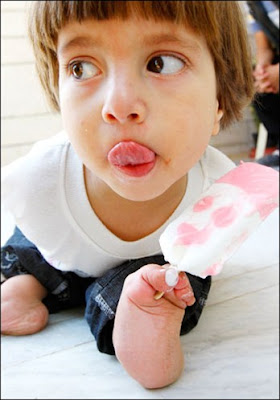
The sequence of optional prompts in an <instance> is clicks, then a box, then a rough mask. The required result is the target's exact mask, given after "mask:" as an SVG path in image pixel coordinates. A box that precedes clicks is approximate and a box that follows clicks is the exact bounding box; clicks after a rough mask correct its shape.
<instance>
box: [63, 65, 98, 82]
mask: <svg viewBox="0 0 280 400" xmlns="http://www.w3.org/2000/svg"><path fill="white" fill-rule="evenodd" d="M69 70H70V73H71V75H73V76H74V78H75V79H78V80H83V81H85V80H86V79H90V78H92V77H93V76H96V75H98V74H99V69H98V68H97V67H96V66H95V65H94V64H92V63H90V62H87V61H74V62H73V63H71V64H70V65H69Z"/></svg>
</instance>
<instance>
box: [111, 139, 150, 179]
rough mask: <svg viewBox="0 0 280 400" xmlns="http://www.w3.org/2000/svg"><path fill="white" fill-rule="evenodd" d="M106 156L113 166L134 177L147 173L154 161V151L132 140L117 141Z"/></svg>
mask: <svg viewBox="0 0 280 400" xmlns="http://www.w3.org/2000/svg"><path fill="white" fill-rule="evenodd" d="M107 158H108V161H109V163H110V164H111V165H112V166H113V167H114V168H117V169H118V170H119V171H121V172H123V173H124V174H126V175H128V176H133V177H136V178H137V177H142V176H145V175H147V174H148V173H149V172H150V171H151V170H152V169H153V167H154V165H155V163H156V154H155V152H154V151H152V150H151V149H149V148H148V147H146V146H143V145H141V144H139V143H136V142H134V141H123V142H119V143H117V144H116V145H115V146H114V147H112V149H111V150H110V151H109V153H108V156H107Z"/></svg>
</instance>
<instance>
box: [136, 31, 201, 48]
mask: <svg viewBox="0 0 280 400" xmlns="http://www.w3.org/2000/svg"><path fill="white" fill-rule="evenodd" d="M143 43H144V45H146V46H153V45H155V46H157V45H161V44H167V43H168V44H177V45H179V46H181V47H183V48H186V49H191V50H194V51H197V52H199V51H201V46H200V45H199V43H198V42H197V41H196V40H193V39H190V38H181V37H179V36H177V35H172V34H169V33H163V34H156V35H151V36H150V35H149V36H147V37H144V39H143Z"/></svg>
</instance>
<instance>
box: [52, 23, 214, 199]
mask: <svg viewBox="0 0 280 400" xmlns="http://www.w3.org/2000/svg"><path fill="white" fill-rule="evenodd" d="M57 50H58V61H59V75H60V78H59V96H60V106H61V113H62V118H63V122H64V127H65V129H66V131H67V133H68V135H69V138H70V141H71V143H72V145H73V147H74V148H75V150H76V152H77V154H78V155H79V157H80V158H81V160H82V162H83V164H84V165H85V167H86V173H87V174H89V175H90V176H92V178H93V177H94V179H92V182H94V181H96V178H97V180H98V181H99V183H100V181H101V182H104V183H105V184H106V185H107V186H109V187H110V188H111V189H113V190H114V191H115V192H117V193H118V194H119V195H121V196H123V197H125V198H127V199H130V200H136V201H137V200H138V201H144V200H149V199H152V198H155V197H157V196H159V195H161V194H163V193H164V192H165V191H166V190H168V189H169V188H170V187H171V186H172V185H173V184H174V183H176V182H177V181H180V179H181V180H182V179H185V176H186V174H187V172H188V171H189V169H190V168H191V167H192V166H193V165H194V164H195V163H196V162H197V161H198V159H199V158H200V157H201V155H202V154H203V152H204V150H205V148H206V146H207V144H208V142H209V139H210V137H211V135H215V134H217V133H218V130H219V119H220V117H221V111H220V110H219V104H218V101H217V97H216V79H215V70H214V65H213V61H212V58H211V55H210V53H209V50H208V48H207V45H206V42H205V40H204V38H202V37H200V36H197V35H195V34H194V33H193V32H192V31H191V30H189V29H188V30H187V29H186V28H185V27H182V26H178V25H175V24H173V23H170V22H154V21H152V20H150V21H147V20H142V19H141V20H140V19H134V18H133V19H129V20H127V21H117V20H115V19H114V20H108V21H95V20H87V21H84V22H82V23H81V24H79V23H78V22H73V23H69V24H68V25H66V26H65V27H64V28H63V29H62V30H61V31H60V33H59V37H58V48H57ZM128 141H132V142H134V143H132V144H130V145H129V146H128V144H127V142H128ZM136 143H137V144H140V145H142V146H144V148H143V147H139V146H137V144H136ZM115 146H116V147H115ZM112 149H113V150H112ZM148 149H149V150H148ZM131 162H132V164H136V165H129V163H131ZM143 164H144V165H143Z"/></svg>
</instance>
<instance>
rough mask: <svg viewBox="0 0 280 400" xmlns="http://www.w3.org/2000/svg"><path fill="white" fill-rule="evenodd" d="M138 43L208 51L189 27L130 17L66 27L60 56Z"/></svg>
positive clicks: (59, 48)
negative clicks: (126, 43) (90, 49)
mask: <svg viewBox="0 0 280 400" xmlns="http://www.w3.org/2000/svg"><path fill="white" fill-rule="evenodd" d="M124 41H125V42H129V41H130V42H131V43H132V44H133V42H135V45H137V44H138V45H142V46H145V47H149V46H160V45H164V44H168V45H170V46H172V45H174V46H181V47H182V48H185V49H186V50H191V51H193V52H197V53H199V52H201V51H202V50H203V49H204V48H207V45H206V41H205V39H204V37H203V36H201V35H199V34H197V33H195V32H194V31H193V30H192V29H191V28H190V27H188V26H187V25H186V24H184V25H182V24H177V23H174V22H170V21H155V20H152V19H148V20H147V19H144V18H136V17H130V18H128V19H125V20H120V19H116V18H114V19H109V20H103V21H98V20H95V19H86V20H84V21H82V22H80V23H79V22H77V21H73V22H69V23H67V24H66V25H65V26H64V27H63V28H62V29H61V30H60V32H59V34H58V41H57V52H58V53H59V54H62V55H63V54H65V53H67V51H69V50H72V49H74V48H77V49H78V48H85V47H89V46H91V47H92V46H94V47H96V48H97V47H102V46H105V45H107V44H108V43H110V44H111V45H112V46H114V44H117V43H118V44H121V43H123V42H124Z"/></svg>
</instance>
